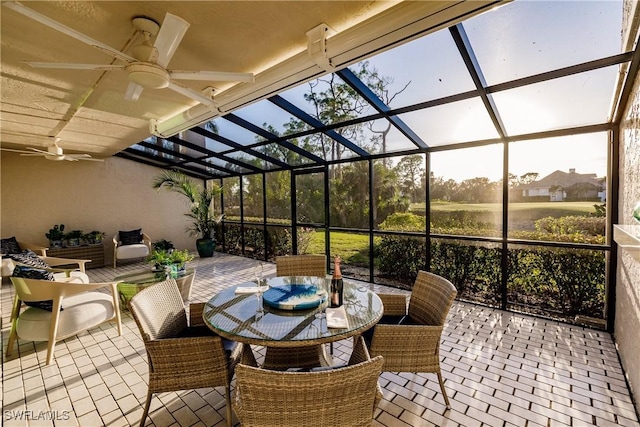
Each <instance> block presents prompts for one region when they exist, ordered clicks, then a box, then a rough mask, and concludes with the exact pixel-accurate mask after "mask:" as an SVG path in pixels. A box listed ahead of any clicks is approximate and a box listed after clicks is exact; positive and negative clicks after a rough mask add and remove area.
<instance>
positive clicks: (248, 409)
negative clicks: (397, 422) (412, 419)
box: [233, 338, 383, 427]
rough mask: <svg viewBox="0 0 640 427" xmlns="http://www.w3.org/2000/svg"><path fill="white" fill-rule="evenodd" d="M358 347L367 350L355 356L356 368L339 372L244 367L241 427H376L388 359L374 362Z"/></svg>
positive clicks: (239, 387) (240, 370)
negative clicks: (383, 367) (385, 363)
mask: <svg viewBox="0 0 640 427" xmlns="http://www.w3.org/2000/svg"><path fill="white" fill-rule="evenodd" d="M358 339H360V340H361V339H362V338H358ZM358 347H359V348H360V349H364V350H365V351H364V352H361V351H360V352H358V354H356V355H354V357H352V360H351V361H350V365H348V366H344V367H339V368H333V369H321V370H312V371H307V372H299V371H298V372H278V371H271V370H266V369H260V368H255V367H251V366H246V365H244V364H240V365H238V366H237V367H236V388H235V390H234V394H233V409H234V411H235V413H236V415H237V416H238V419H239V420H240V423H241V425H242V426H243V427H252V426H256V427H257V426H260V427H287V426H291V427H335V426H341V427H355V426H370V425H371V422H372V420H373V415H374V411H375V409H376V407H377V406H378V402H379V401H380V399H381V397H382V394H381V393H380V387H379V386H378V377H379V376H380V372H381V369H382V364H383V359H382V357H380V356H378V357H375V358H373V359H371V358H370V357H369V353H368V352H367V351H366V347H365V346H364V345H361V346H358ZM358 355H362V356H364V359H363V360H360V359H362V358H358V357H357V356H358Z"/></svg>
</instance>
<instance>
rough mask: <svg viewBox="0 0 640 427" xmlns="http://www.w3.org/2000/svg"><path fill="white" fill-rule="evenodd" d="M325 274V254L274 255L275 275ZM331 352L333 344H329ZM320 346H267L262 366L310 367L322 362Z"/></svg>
mask: <svg viewBox="0 0 640 427" xmlns="http://www.w3.org/2000/svg"><path fill="white" fill-rule="evenodd" d="M326 275H327V257H326V255H282V256H277V257H276V276H315V277H325V276H326ZM331 352H332V353H333V344H332V345H331ZM321 355H322V347H321V346H311V347H308V348H297V349H286V348H269V349H268V350H267V353H266V355H265V361H264V363H263V367H265V368H269V369H286V368H287V367H289V366H299V367H311V366H314V365H318V363H320V364H321V365H322V364H323V362H324V361H323V359H322V356H321Z"/></svg>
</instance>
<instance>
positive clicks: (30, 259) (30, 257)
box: [7, 249, 49, 268]
mask: <svg viewBox="0 0 640 427" xmlns="http://www.w3.org/2000/svg"><path fill="white" fill-rule="evenodd" d="M7 258H11V259H12V260H14V261H16V262H19V263H20V264H25V265H30V266H31V267H38V268H49V264H47V263H46V262H45V261H44V260H43V259H42V258H40V257H39V256H38V255H36V253H35V252H33V251H32V250H29V249H26V250H24V251H23V252H20V253H17V254H8V255H7Z"/></svg>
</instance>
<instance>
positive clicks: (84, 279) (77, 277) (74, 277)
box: [53, 270, 89, 283]
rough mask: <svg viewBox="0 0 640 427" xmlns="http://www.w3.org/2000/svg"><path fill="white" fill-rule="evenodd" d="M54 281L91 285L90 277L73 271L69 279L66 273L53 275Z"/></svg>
mask: <svg viewBox="0 0 640 427" xmlns="http://www.w3.org/2000/svg"><path fill="white" fill-rule="evenodd" d="M53 280H55V281H56V282H67V283H89V276H87V274H86V273H83V272H82V271H77V270H76V271H72V272H71V276H69V277H67V274H66V273H53Z"/></svg>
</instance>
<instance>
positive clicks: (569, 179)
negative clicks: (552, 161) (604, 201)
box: [518, 169, 604, 189]
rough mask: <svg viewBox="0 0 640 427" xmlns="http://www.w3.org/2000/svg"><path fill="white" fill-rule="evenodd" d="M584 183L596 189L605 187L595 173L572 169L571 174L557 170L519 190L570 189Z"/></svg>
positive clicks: (521, 186) (522, 186)
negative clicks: (554, 187)
mask: <svg viewBox="0 0 640 427" xmlns="http://www.w3.org/2000/svg"><path fill="white" fill-rule="evenodd" d="M582 183H587V184H591V185H594V186H596V187H603V186H604V182H603V181H602V180H601V179H600V178H598V177H597V175H596V174H595V173H577V172H575V170H574V169H571V170H570V171H569V172H563V171H561V170H557V171H555V172H552V173H550V174H549V175H547V176H545V177H544V178H542V179H539V180H537V181H534V182H531V183H529V184H523V185H520V186H518V188H522V189H524V188H549V187H553V186H559V187H563V188H568V187H571V186H572V185H575V184H582Z"/></svg>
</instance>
